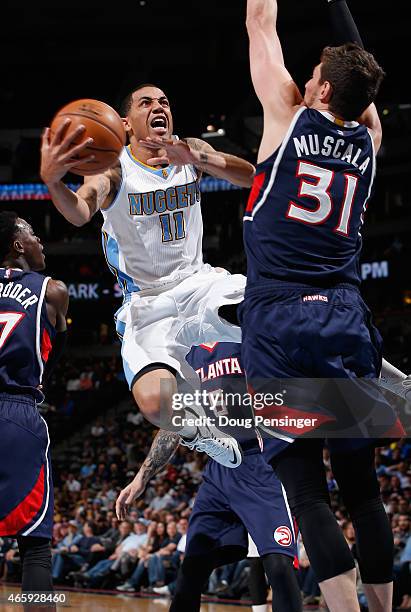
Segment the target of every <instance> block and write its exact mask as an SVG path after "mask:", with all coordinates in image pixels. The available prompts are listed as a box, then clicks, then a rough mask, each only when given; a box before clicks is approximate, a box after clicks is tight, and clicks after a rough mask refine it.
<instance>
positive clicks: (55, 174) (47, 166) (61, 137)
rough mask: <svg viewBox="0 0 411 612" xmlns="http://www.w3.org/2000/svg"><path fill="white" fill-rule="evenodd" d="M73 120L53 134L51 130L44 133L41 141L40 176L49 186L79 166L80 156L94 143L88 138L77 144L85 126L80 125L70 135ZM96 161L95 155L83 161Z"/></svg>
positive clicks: (65, 122)
mask: <svg viewBox="0 0 411 612" xmlns="http://www.w3.org/2000/svg"><path fill="white" fill-rule="evenodd" d="M70 123H71V120H70V119H66V121H64V122H63V123H61V125H60V126H59V127H58V129H57V130H56V131H55V133H54V134H52V132H51V130H50V128H46V129H45V130H44V132H43V136H42V141H41V165H40V176H41V178H42V180H43V181H44V182H45V183H46V185H47V184H52V183H57V182H58V181H60V180H61V179H62V178H63V176H64V175H65V174H66V173H67V172H68V171H69V170H70V168H74V166H76V165H77V164H78V156H79V155H81V153H82V152H83V151H84V150H85V149H86V148H87V147H88V146H89V145H90V144H91V143H92V142H93V139H92V138H87V139H86V140H85V141H84V142H82V143H81V144H76V143H75V141H76V139H77V138H79V137H81V136H82V135H83V134H84V131H85V129H86V128H85V127H84V125H79V126H78V127H77V128H76V129H74V130H73V131H72V132H70V133H69V134H68V130H69V127H70ZM92 159H94V155H89V156H88V157H84V158H83V159H82V160H81V161H82V163H86V162H87V161H91V160H92Z"/></svg>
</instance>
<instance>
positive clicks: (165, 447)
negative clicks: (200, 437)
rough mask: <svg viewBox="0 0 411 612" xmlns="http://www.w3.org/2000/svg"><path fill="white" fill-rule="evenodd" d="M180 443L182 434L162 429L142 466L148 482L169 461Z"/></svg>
mask: <svg viewBox="0 0 411 612" xmlns="http://www.w3.org/2000/svg"><path fill="white" fill-rule="evenodd" d="M179 443H180V436H179V435H178V434H176V433H173V432H171V431H165V430H164V429H160V431H159V432H158V434H157V435H156V437H155V438H154V440H153V444H152V445H151V448H150V451H149V453H148V455H147V457H146V459H145V461H144V463H143V465H142V466H141V472H142V477H143V478H144V481H145V482H146V483H147V482H148V481H149V480H150V478H152V477H153V476H154V475H155V474H157V472H159V471H160V470H161V469H162V468H163V467H165V466H166V465H167V463H169V461H170V459H171V458H172V457H173V455H174V453H175V452H176V450H177V447H178V445H179Z"/></svg>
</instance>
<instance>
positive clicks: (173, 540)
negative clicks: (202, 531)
mask: <svg viewBox="0 0 411 612" xmlns="http://www.w3.org/2000/svg"><path fill="white" fill-rule="evenodd" d="M166 533H167V537H166V538H165V540H164V542H163V544H162V546H161V547H160V548H159V549H158V551H157V552H156V553H155V554H153V555H151V556H150V558H149V560H148V564H147V569H148V580H149V586H164V584H165V577H166V569H168V568H172V569H174V570H175V571H177V569H178V559H179V554H178V553H177V544H178V542H179V541H180V538H181V535H180V534H179V533H178V532H177V525H176V523H175V522H174V521H170V522H169V523H167V527H166Z"/></svg>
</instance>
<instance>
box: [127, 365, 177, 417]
mask: <svg viewBox="0 0 411 612" xmlns="http://www.w3.org/2000/svg"><path fill="white" fill-rule="evenodd" d="M174 388H175V377H174V375H173V374H172V373H171V372H169V371H167V370H164V369H160V368H159V369H156V370H151V371H148V372H145V373H143V374H142V375H141V376H139V377H137V378H136V381H135V382H134V384H133V386H132V392H133V396H134V399H135V401H136V402H137V405H138V407H139V409H140V411H141V412H142V414H143V415H144V416H145V418H146V419H148V420H149V421H151V422H154V423H155V424H156V425H157V424H158V421H159V418H160V414H161V410H162V409H164V411H165V412H166V413H167V412H168V411H169V406H170V402H171V398H172V394H173V391H174Z"/></svg>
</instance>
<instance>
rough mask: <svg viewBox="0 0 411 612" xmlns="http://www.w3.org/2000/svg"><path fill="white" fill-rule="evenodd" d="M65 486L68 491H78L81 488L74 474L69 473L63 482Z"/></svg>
mask: <svg viewBox="0 0 411 612" xmlns="http://www.w3.org/2000/svg"><path fill="white" fill-rule="evenodd" d="M65 487H66V489H67V490H68V491H70V493H78V491H80V490H81V484H80V482H79V481H78V480H76V479H75V478H74V474H72V473H70V474H69V475H68V477H67V480H66V482H65Z"/></svg>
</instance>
